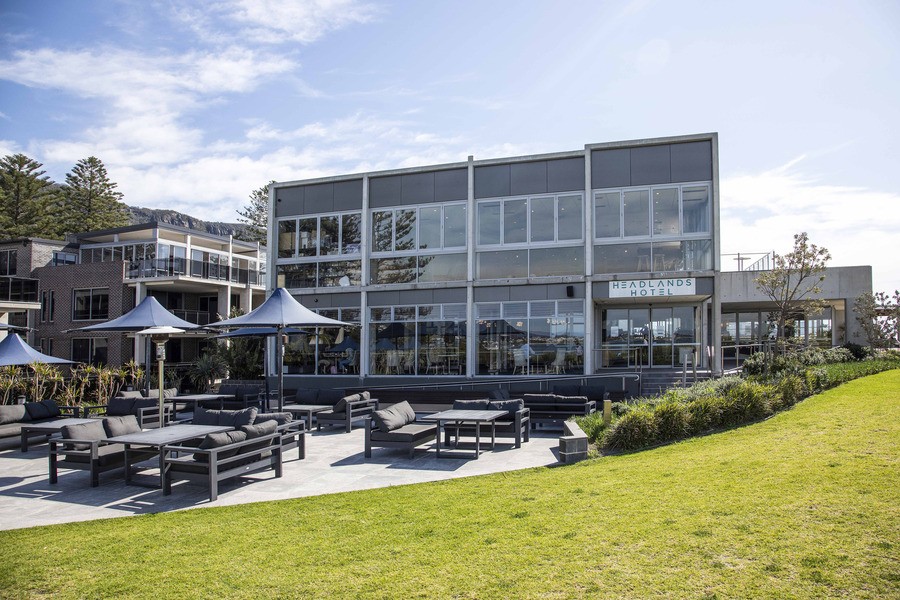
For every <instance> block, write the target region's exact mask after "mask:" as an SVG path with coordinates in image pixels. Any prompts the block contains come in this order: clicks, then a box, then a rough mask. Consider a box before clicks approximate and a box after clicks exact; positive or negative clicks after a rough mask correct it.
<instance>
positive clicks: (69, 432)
mask: <svg viewBox="0 0 900 600" xmlns="http://www.w3.org/2000/svg"><path fill="white" fill-rule="evenodd" d="M60 434H61V435H62V437H63V439H65V440H105V439H106V438H107V437H109V436H107V435H106V429H104V428H103V421H102V420H100V419H97V420H96V421H90V422H88V423H79V424H78V425H66V426H65V427H63V428H62V429H60ZM74 447H75V449H76V450H87V449H89V448H90V447H91V445H90V444H74Z"/></svg>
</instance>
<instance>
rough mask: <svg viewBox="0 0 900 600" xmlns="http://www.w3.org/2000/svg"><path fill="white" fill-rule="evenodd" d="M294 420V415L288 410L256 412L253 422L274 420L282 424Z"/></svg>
mask: <svg viewBox="0 0 900 600" xmlns="http://www.w3.org/2000/svg"><path fill="white" fill-rule="evenodd" d="M293 420H294V415H292V414H291V413H289V412H271V413H257V414H256V420H255V421H253V422H254V423H262V422H263V421H275V423H276V424H278V425H284V424H285V423H290V422H291V421H293Z"/></svg>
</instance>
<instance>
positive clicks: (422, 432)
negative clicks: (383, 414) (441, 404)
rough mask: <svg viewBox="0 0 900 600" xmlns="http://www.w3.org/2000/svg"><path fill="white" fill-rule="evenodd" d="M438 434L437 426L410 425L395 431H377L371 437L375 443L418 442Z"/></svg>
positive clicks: (426, 424) (425, 424) (424, 424)
mask: <svg viewBox="0 0 900 600" xmlns="http://www.w3.org/2000/svg"><path fill="white" fill-rule="evenodd" d="M436 433H437V425H431V424H428V423H408V424H406V425H404V426H403V427H400V428H398V429H394V430H393V431H387V432H386V431H381V430H380V429H376V430H374V431H372V432H371V433H370V434H369V435H370V438H369V439H371V440H372V441H373V442H407V443H409V442H417V441H419V440H421V439H423V438H428V437H433V436H434V435H435V434H436Z"/></svg>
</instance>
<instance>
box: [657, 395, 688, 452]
mask: <svg viewBox="0 0 900 600" xmlns="http://www.w3.org/2000/svg"><path fill="white" fill-rule="evenodd" d="M653 417H654V419H655V420H656V436H657V440H658V441H660V442H668V441H671V440H680V439H682V438H685V437H687V436H688V431H689V417H690V414H689V412H688V410H687V405H686V404H685V403H683V402H679V401H678V400H669V401H668V402H663V403H661V404H658V405H657V406H656V407H655V409H654V411H653Z"/></svg>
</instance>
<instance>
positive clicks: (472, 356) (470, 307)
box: [466, 156, 478, 378]
mask: <svg viewBox="0 0 900 600" xmlns="http://www.w3.org/2000/svg"><path fill="white" fill-rule="evenodd" d="M466 173H467V174H466V179H467V184H466V185H467V189H468V192H467V194H466V220H467V221H468V223H466V231H467V233H466V340H467V341H466V377H467V378H472V377H474V376H475V374H476V373H478V322H477V321H476V320H475V240H476V237H475V225H476V222H477V221H476V218H475V216H476V215H475V208H476V206H475V157H474V156H469V159H468V165H467V166H466Z"/></svg>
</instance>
